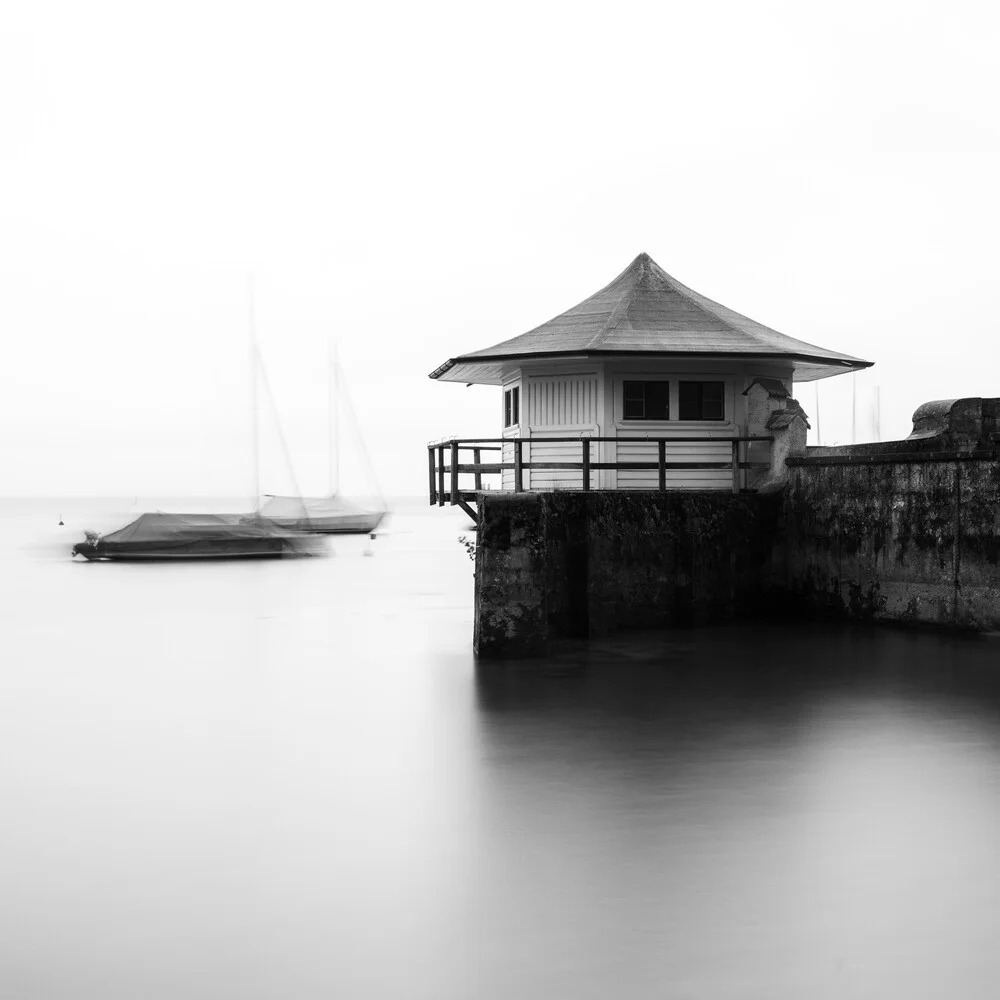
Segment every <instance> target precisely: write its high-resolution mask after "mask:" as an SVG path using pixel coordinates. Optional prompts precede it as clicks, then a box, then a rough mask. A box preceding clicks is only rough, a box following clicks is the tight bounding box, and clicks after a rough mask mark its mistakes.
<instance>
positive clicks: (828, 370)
mask: <svg viewBox="0 0 1000 1000" xmlns="http://www.w3.org/2000/svg"><path fill="white" fill-rule="evenodd" d="M590 357H599V358H601V359H603V360H607V359H609V358H615V357H628V358H649V359H654V358H691V359H695V358H698V359H703V360H711V361H744V362H746V361H785V362H788V363H790V364H792V365H793V367H795V369H796V376H797V377H796V378H795V381H797V382H814V381H817V380H818V379H821V378H831V377H833V376H834V375H842V374H844V373H846V372H850V371H860V370H862V369H864V368H871V367H872V365H874V363H875V362H874V361H864V360H862V359H861V358H851V357H844V358H829V357H823V356H821V355H816V354H805V353H803V354H785V353H781V352H774V353H769V354H764V353H758V352H739V351H735V352H731V353H722V352H707V353H699V352H696V351H583V352H581V351H579V350H576V351H545V352H541V351H538V352H532V353H530V354H506V353H504V354H489V355H486V354H481V355H473V356H466V357H459V358H449V359H448V360H447V361H446V362H445V363H444V364H443V365H440V366H439V367H438V368H436V369H435V370H434V371H433V372H431V374H430V377H431V378H432V379H437V380H439V381H443V382H470V383H473V384H480V385H500V384H501V382H502V378H501V376H500V374H499V366H501V365H505V364H510V363H511V362H519V363H521V364H525V363H530V362H545V361H549V360H551V361H560V360H565V359H567V358H590ZM475 368H493V369H494V371H492V372H491V373H490V375H489V377H488V378H482V379H478V378H470V377H468V373H469V372H470V371H471V369H475ZM799 369H801V371H802V375H801V376H798V370H799ZM463 370H464V372H463Z"/></svg>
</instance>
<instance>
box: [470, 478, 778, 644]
mask: <svg viewBox="0 0 1000 1000" xmlns="http://www.w3.org/2000/svg"><path fill="white" fill-rule="evenodd" d="M479 512H480V527H479V541H478V545H477V547H476V608H475V637H474V644H475V648H476V652H477V653H478V654H479V655H481V656H505V657H508V656H509V657H513V656H531V655H541V654H544V652H545V650H546V649H547V646H548V643H549V642H550V641H551V640H553V639H560V638H572V637H594V636H601V635H607V634H610V633H613V632H616V631H619V630H622V629H633V628H663V627H667V626H670V625H685V624H708V623H710V622H713V621H721V620H724V619H726V618H731V617H734V616H735V615H738V614H742V613H750V612H752V611H753V610H755V609H758V608H759V607H760V602H761V600H762V598H763V597H764V595H765V594H766V592H767V587H768V581H769V580H770V579H771V578H772V577H773V575H774V573H775V570H776V567H775V565H774V562H773V561H774V558H775V553H776V552H777V551H779V547H778V546H777V536H778V525H779V518H780V512H781V497H780V496H762V495H758V494H741V495H734V494H731V493H719V492H707V491H706V492H666V493H659V492H632V491H629V492H624V491H614V490H607V491H598V492H582V491H581V492H558V493H556V492H553V493H521V494H506V495H503V494H493V495H491V494H489V493H484V494H481V495H480V497H479Z"/></svg>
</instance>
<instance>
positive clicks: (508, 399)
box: [503, 385, 521, 427]
mask: <svg viewBox="0 0 1000 1000" xmlns="http://www.w3.org/2000/svg"><path fill="white" fill-rule="evenodd" d="M520 410H521V387H520V386H519V385H515V386H514V388H513V389H508V390H507V391H506V392H505V393H504V394H503V425H504V427H510V426H512V425H513V424H517V423H520V421H521V414H520Z"/></svg>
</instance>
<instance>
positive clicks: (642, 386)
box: [622, 382, 670, 420]
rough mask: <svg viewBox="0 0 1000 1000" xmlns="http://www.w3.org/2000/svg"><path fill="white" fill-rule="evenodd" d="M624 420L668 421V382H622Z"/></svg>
mask: <svg viewBox="0 0 1000 1000" xmlns="http://www.w3.org/2000/svg"><path fill="white" fill-rule="evenodd" d="M622 386H623V396H624V408H623V410H622V416H623V417H624V419H625V420H669V419H670V383H669V382H623V383H622Z"/></svg>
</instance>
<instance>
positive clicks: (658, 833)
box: [0, 501, 1000, 1000]
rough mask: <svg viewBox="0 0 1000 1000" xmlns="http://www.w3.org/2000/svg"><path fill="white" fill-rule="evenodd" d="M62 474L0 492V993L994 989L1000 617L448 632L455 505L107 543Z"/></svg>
mask: <svg viewBox="0 0 1000 1000" xmlns="http://www.w3.org/2000/svg"><path fill="white" fill-rule="evenodd" d="M59 506H60V505H58V504H56V505H53V504H52V502H50V501H47V502H46V503H44V504H26V503H25V502H24V501H18V502H13V501H3V502H2V504H0V557H2V560H3V571H2V573H0V606H2V608H3V628H2V638H0V642H2V665H0V683H2V688H3V690H2V696H0V751H2V754H0V760H2V768H3V770H2V778H0V791H2V795H3V803H4V806H5V808H4V818H3V822H2V825H0V848H2V850H0V877H2V883H0V885H2V898H3V907H2V910H0V921H2V923H0V996H3V997H5V998H6V997H11V998H16V1000H36V998H37V1000H63V998H66V1000H70V998H72V1000H80V998H95V1000H118V998H122V1000H125V998H127V1000H135V998H140V997H141V998H143V1000H159V998H171V1000H173V998H179V997H183V998H186V1000H187V998H206V1000H207V998H211V1000H218V998H229V997H232V998H239V1000H243V998H268V1000H271V998H274V1000H279V998H280V1000H311V998H332V997H335V998H369V997H371V998H381V997H387V998H397V997H398V998H428V1000H430V998H434V1000H451V998H456V1000H458V998H462V1000H464V998H505V1000H506V998H524V997H531V998H534V997H538V998H546V1000H550V998H561V997H573V998H595V1000H597V998H600V1000H606V998H610V997H625V998H632V997H635V998H646V997H649V998H653V997H657V998H660V997H671V998H674V997H678V998H688V997H690V998H730V997H732V998H761V1000H764V998H767V1000H771V998H789V1000H793V998H794V1000H801V998H806V997H808V998H816V997H820V998H827V997H829V998H838V1000H839V998H845V997H849V998H855V997H871V998H879V1000H884V998H885V997H906V998H924V997H927V998H930V997H934V998H938V997H962V998H964V1000H975V998H980V997H981V998H990V1000H992V998H994V997H996V995H997V990H998V986H997V984H998V983H1000V953H998V951H997V948H996V946H995V945H996V926H997V914H998V912H1000V836H998V834H1000V640H994V639H984V638H979V639H969V638H961V637H955V636H942V635H935V634H930V635H929V634H917V633H907V632H901V631H893V630H889V629H882V630H877V629H868V628H850V627H828V626H822V627H817V626H809V627H778V626H774V625H747V624H742V625H737V626H732V627H726V628H719V629H713V630H698V631H686V632H680V633H676V634H673V635H653V636H649V635H646V636H642V637H632V638H629V639H628V640H627V641H625V640H616V641H612V642H603V643H592V644H590V645H584V646H579V647H576V648H568V649H566V650H565V651H563V652H561V653H560V654H559V655H558V656H557V657H554V658H553V659H552V660H551V661H550V662H549V663H548V664H547V668H548V669H547V672H545V673H543V674H541V675H539V674H530V673H526V672H524V671H518V670H512V669H503V668H501V667H496V666H490V667H489V668H486V667H484V666H479V667H478V668H477V665H476V663H475V661H474V659H473V657H472V654H471V618H472V564H471V562H470V561H469V559H468V556H467V555H466V553H465V551H464V550H463V549H462V547H461V546H460V545H459V543H458V542H457V540H456V539H457V536H458V535H459V534H461V533H463V531H465V530H466V529H467V524H468V520H467V518H466V517H465V516H464V515H463V514H461V513H460V512H458V511H455V510H451V509H445V510H437V509H430V508H426V507H420V506H414V507H410V508H402V509H401V511H400V513H398V514H397V516H396V517H394V519H393V521H392V523H391V524H390V525H389V533H388V534H387V535H386V536H385V537H383V538H380V539H379V540H377V541H376V542H375V543H373V544H372V551H373V555H372V556H370V557H366V556H365V555H364V551H365V549H366V547H367V546H368V544H369V543H368V541H367V539H365V538H360V539H359V538H349V539H339V540H335V541H334V542H333V546H332V547H333V550H334V552H335V554H334V555H333V556H332V557H331V558H328V559H307V560H289V561H280V562H252V563H235V562H233V563H230V562H227V563H214V564H213V563H206V564H201V565H183V564H177V565H160V566H157V565H124V566H120V565H115V564H87V563H79V562H71V561H70V559H69V557H68V550H69V548H70V546H71V545H72V544H73V542H75V541H77V540H78V539H79V538H80V537H82V529H83V528H84V527H90V526H99V527H105V526H115V525H116V524H121V523H124V521H125V520H127V519H128V516H129V515H128V513H127V512H126V513H124V514H123V515H122V516H118V517H117V518H116V517H115V516H114V515H109V514H107V508H108V507H109V505H108V504H103V505H102V504H100V503H97V504H95V503H94V502H90V503H89V504H83V503H76V504H72V503H66V504H65V506H64V507H63V509H62V510H61V511H60V510H59ZM118 506H119V509H122V507H123V505H121V504H119V505H118ZM59 513H62V514H63V516H64V518H65V520H66V525H65V527H62V528H59V527H57V526H56V522H57V520H58V515H59ZM102 514H103V515H106V517H105V521H104V522H103V523H102V521H101V516H102ZM108 522H110V524H108Z"/></svg>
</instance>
